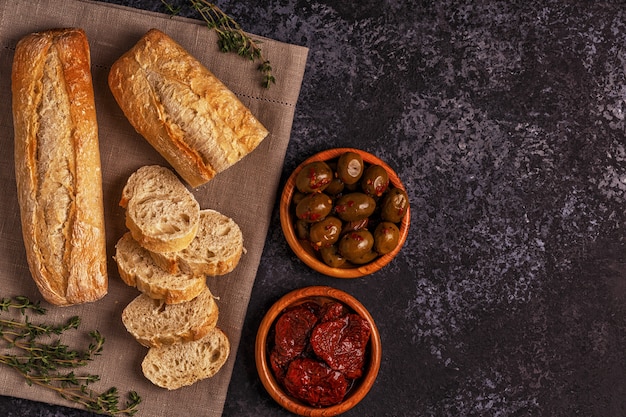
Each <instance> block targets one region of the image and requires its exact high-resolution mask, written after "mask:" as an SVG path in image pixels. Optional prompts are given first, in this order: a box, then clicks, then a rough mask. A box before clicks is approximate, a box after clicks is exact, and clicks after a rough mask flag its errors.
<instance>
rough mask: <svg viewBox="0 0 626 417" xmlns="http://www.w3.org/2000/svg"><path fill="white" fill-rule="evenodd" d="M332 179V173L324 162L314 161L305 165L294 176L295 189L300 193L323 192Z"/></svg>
mask: <svg viewBox="0 0 626 417" xmlns="http://www.w3.org/2000/svg"><path fill="white" fill-rule="evenodd" d="M332 179H333V171H332V169H331V168H330V167H329V166H328V164H327V163H326V162H323V161H315V162H311V163H309V164H307V165H305V166H304V167H303V168H302V169H301V170H300V172H298V174H297V175H296V188H297V189H298V190H299V191H300V192H302V193H315V192H321V191H324V189H325V188H326V187H327V186H328V184H329V183H330V182H331V181H332Z"/></svg>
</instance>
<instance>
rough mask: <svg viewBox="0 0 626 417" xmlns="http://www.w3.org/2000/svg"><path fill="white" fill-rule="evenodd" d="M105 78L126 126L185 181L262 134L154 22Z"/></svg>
mask: <svg viewBox="0 0 626 417" xmlns="http://www.w3.org/2000/svg"><path fill="white" fill-rule="evenodd" d="M108 82H109V87H110V89H111V92H112V93H113V96H114V97H115V100H116V101H117V103H118V104H119V106H120V108H121V109H122V111H123V112H124V114H125V115H126V117H127V119H128V120H129V122H130V123H131V125H132V126H133V127H134V128H135V130H137V132H139V134H141V135H142V136H143V137H144V138H145V139H146V140H147V141H148V142H149V143H150V144H151V145H152V146H153V147H154V148H155V149H156V150H157V151H158V152H159V153H160V154H161V155H162V156H163V157H164V158H165V159H166V160H167V161H168V162H169V163H170V164H171V165H172V167H174V169H175V170H176V171H177V172H178V173H179V175H180V176H181V177H183V179H184V180H185V181H186V182H187V183H188V184H189V185H191V186H192V187H197V186H200V185H202V184H204V183H206V182H207V181H209V180H211V179H212V178H213V177H214V176H215V175H216V174H218V173H219V172H221V171H223V170H225V169H226V168H228V167H230V166H231V165H233V164H234V163H236V162H238V161H239V160H241V159H242V158H243V157H244V156H245V155H247V154H248V153H250V152H252V151H253V150H254V149H255V148H256V147H257V146H258V145H259V143H260V142H261V141H262V140H263V139H264V138H265V137H266V136H267V134H268V131H267V129H266V128H265V127H264V126H263V125H262V124H261V123H260V122H259V121H258V120H257V119H256V118H255V117H254V116H253V115H252V113H251V112H250V110H249V109H248V108H247V107H246V106H245V105H244V104H243V103H241V101H239V99H238V98H237V96H235V94H234V93H233V92H231V91H230V90H229V89H228V88H227V87H226V86H225V85H224V84H223V83H222V82H221V81H220V80H218V79H217V78H216V77H215V75H213V74H212V73H211V72H210V71H209V70H208V69H207V68H206V67H204V66H203V65H202V64H201V63H200V62H199V61H197V60H196V59H195V58H194V57H192V56H191V55H190V54H189V53H188V52H187V51H186V50H185V49H184V48H183V47H182V46H180V45H179V44H178V43H176V42H175V41H174V40H172V39H171V38H170V37H169V36H167V35H166V34H164V33H163V32H161V31H159V30H157V29H152V30H150V31H148V32H147V33H146V34H145V35H144V36H143V37H142V38H141V39H140V40H139V41H138V42H137V43H136V44H135V45H134V46H133V47H132V48H131V49H130V50H129V51H128V52H126V53H125V54H124V55H122V56H121V57H120V58H119V59H118V60H117V61H116V62H115V63H114V64H113V65H112V67H111V71H110V72H109V79H108Z"/></svg>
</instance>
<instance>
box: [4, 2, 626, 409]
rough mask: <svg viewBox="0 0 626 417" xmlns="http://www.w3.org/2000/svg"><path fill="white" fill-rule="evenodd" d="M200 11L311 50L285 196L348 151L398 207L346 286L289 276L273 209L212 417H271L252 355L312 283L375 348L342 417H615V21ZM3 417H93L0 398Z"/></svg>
mask: <svg viewBox="0 0 626 417" xmlns="http://www.w3.org/2000/svg"><path fill="white" fill-rule="evenodd" d="M107 1H109V2H112V3H118V4H126V5H130V6H133V7H138V8H145V9H149V10H155V11H163V12H164V11H165V8H164V7H163V5H162V3H161V2H159V1H148V0H139V1H130V0H129V1H123V0H107ZM171 3H173V4H185V2H184V1H182V0H180V1H171ZM219 5H220V6H221V7H222V8H223V9H224V10H225V11H226V12H228V13H229V14H231V15H232V16H233V17H235V19H236V20H238V21H239V22H240V23H241V24H242V26H243V27H244V28H245V29H246V30H248V31H250V32H252V33H256V34H259V35H263V36H267V37H270V38H274V39H277V40H281V41H285V42H290V43H295V44H299V45H305V46H307V47H309V48H310V54H309V61H308V66H307V70H306V75H305V79H304V84H303V88H302V93H301V96H300V101H299V103H298V107H297V111H296V117H295V120H294V125H293V132H292V138H291V142H290V145H289V148H288V151H287V156H286V160H285V166H284V179H286V177H287V175H288V174H289V173H290V172H291V170H292V169H293V168H294V167H295V166H296V165H297V164H298V163H299V162H300V161H301V160H303V159H305V158H306V157H308V156H310V155H311V154H313V153H315V152H317V151H320V150H323V149H326V148H331V147H338V146H353V147H358V148H361V149H364V150H366V151H369V152H371V153H373V154H376V155H378V156H379V157H381V158H382V159H384V160H385V161H387V162H388V163H389V164H390V165H391V166H392V167H393V168H395V169H396V170H397V172H398V174H399V175H400V177H401V178H402V179H403V181H404V183H405V185H406V187H407V188H408V192H409V196H410V199H411V203H412V209H413V211H412V226H411V230H410V234H409V237H408V240H407V242H406V245H405V247H404V249H403V251H402V252H401V254H400V255H399V256H398V257H397V259H396V260H395V261H394V262H393V263H392V264H391V265H389V266H388V267H386V268H385V269H383V270H382V271H380V272H378V273H376V274H374V275H372V276H370V277H368V278H365V279H360V280H338V279H334V278H328V277H324V276H321V275H319V274H317V273H315V272H313V271H312V270H310V269H308V268H307V267H306V266H305V265H304V264H302V263H301V262H299V261H298V260H297V259H296V258H295V257H294V256H293V255H292V254H291V252H290V250H289V248H288V246H287V244H286V243H285V240H284V238H283V237H282V234H281V231H280V226H279V219H278V212H277V210H276V209H275V210H274V218H273V227H272V230H271V232H270V234H269V235H268V238H267V242H266V246H265V252H264V254H263V258H262V261H261V266H260V269H259V273H258V276H257V279H256V283H255V286H254V289H253V293H252V299H251V301H250V305H249V309H248V315H247V318H246V323H245V328H244V332H243V336H242V343H241V346H240V347H239V352H238V356H237V362H236V366H235V370H234V373H233V378H232V382H231V386H230V389H229V394H228V398H227V401H226V405H225V410H224V416H287V415H289V414H288V413H287V412H286V411H284V410H282V409H281V408H280V407H279V406H278V405H277V404H276V403H275V402H274V401H273V400H272V399H271V398H270V397H269V396H268V395H267V394H266V393H265V391H264V389H263V387H262V386H261V384H260V381H259V380H258V377H257V375H256V370H255V365H254V355H253V353H254V338H255V333H256V329H257V327H258V324H259V323H260V320H261V317H262V315H263V313H264V312H265V311H266V310H267V309H268V308H269V306H270V305H271V304H272V303H273V302H274V301H276V300H277V299H278V298H279V297H280V296H282V295H283V294H285V293H286V292H288V291H290V290H292V289H295V288H299V287H303V286H307V285H312V284H327V285H332V286H335V287H338V288H341V289H343V290H345V291H347V292H349V293H351V294H353V295H354V296H356V297H357V298H358V299H360V300H361V301H362V302H363V304H364V305H365V306H366V307H367V308H368V309H369V310H370V312H371V313H372V315H373V316H374V318H375V320H376V321H377V324H378V326H379V329H380V331H381V334H382V341H383V355H384V356H383V362H382V367H381V370H380V374H379V377H378V380H377V382H376V384H375V386H374V387H373V389H372V391H371V392H370V394H369V395H368V396H367V397H366V398H365V400H364V401H363V402H362V403H361V404H359V405H358V406H357V407H355V408H354V409H353V410H352V411H350V412H348V413H346V414H345V415H346V416H376V417H378V416H450V417H452V416H494V417H495V416H498V417H513V416H559V417H560V416H563V417H566V416H567V417H569V416H598V417H600V416H602V417H607V416H625V415H626V245H625V240H624V234H625V231H626V228H625V222H626V215H625V214H624V210H623V207H624V202H625V199H626V137H625V123H624V117H625V107H626V106H625V102H624V99H625V97H626V84H625V74H624V71H625V64H626V49H625V48H626V9H625V8H624V5H623V2H617V1H616V2H609V1H605V2H597V3H596V2H586V1H565V0H562V1H556V0H547V1H527V2H518V1H513V2H506V1H496V0H486V1H479V2H472V1H464V2H463V1H453V0H441V1H437V2H430V1H408V0H405V1H400V0H386V1H382V0H378V1H374V0H362V1H352V2H342V1H330V0H311V1H304V0H273V1H268V0H266V1H263V0H261V1H259V0H237V1H234V0H228V1H220V2H219ZM182 13H183V14H184V15H188V16H191V12H190V11H189V10H188V9H183V11H182ZM279 82H280V81H279ZM0 414H2V415H5V416H23V415H28V416H42V417H52V416H66V417H83V416H87V415H90V414H88V413H85V412H81V411H76V410H69V409H65V408H61V407H54V406H49V405H42V404H37V403H32V402H29V401H23V400H18V399H7V398H3V399H1V400H0Z"/></svg>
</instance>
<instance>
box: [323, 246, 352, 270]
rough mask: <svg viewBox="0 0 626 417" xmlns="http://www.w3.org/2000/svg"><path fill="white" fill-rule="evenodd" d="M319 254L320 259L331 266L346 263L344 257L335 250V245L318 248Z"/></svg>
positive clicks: (337, 266)
mask: <svg viewBox="0 0 626 417" xmlns="http://www.w3.org/2000/svg"><path fill="white" fill-rule="evenodd" d="M320 256H321V257H322V261H324V263H325V264H326V265H328V266H330V267H332V268H339V267H340V266H342V265H343V264H345V263H346V258H344V257H343V256H341V254H340V253H339V251H338V250H337V245H330V246H326V247H322V248H320Z"/></svg>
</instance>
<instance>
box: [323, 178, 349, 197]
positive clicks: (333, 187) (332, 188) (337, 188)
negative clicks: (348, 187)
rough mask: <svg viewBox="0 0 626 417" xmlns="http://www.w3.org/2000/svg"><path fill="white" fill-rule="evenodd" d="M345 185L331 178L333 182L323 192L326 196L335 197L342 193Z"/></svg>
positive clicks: (337, 179)
mask: <svg viewBox="0 0 626 417" xmlns="http://www.w3.org/2000/svg"><path fill="white" fill-rule="evenodd" d="M344 188H345V184H344V183H343V181H341V180H340V179H339V178H333V180H332V181H331V182H330V184H328V186H327V187H326V188H325V189H324V192H325V193H326V194H328V195H333V196H334V195H337V194H339V193H341V192H342V191H343V189H344Z"/></svg>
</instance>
